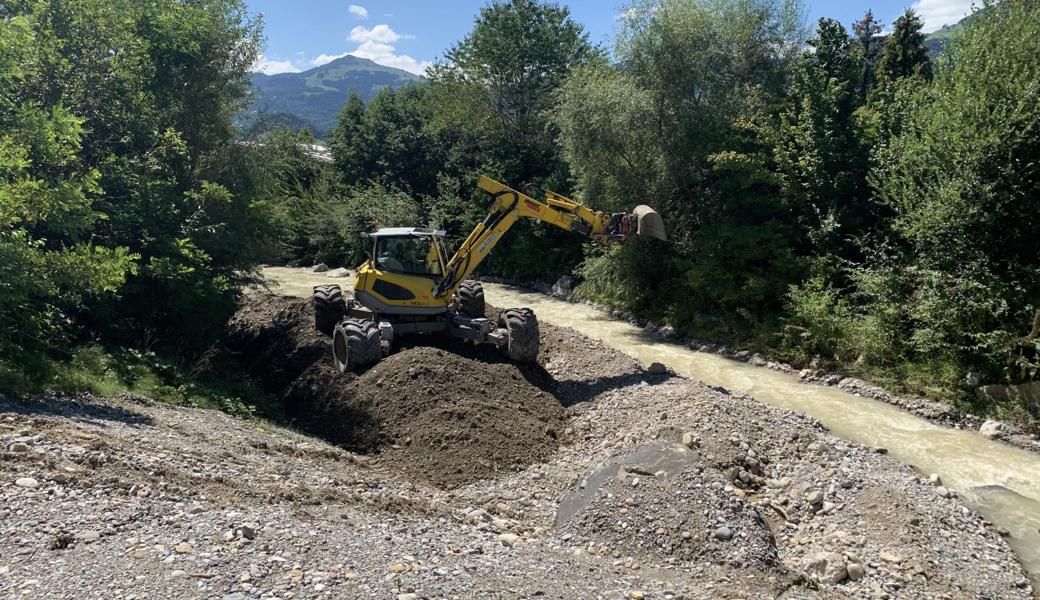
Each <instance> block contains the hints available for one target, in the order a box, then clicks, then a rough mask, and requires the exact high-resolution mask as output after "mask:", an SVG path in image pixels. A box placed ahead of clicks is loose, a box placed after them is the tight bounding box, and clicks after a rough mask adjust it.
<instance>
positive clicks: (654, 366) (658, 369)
mask: <svg viewBox="0 0 1040 600" xmlns="http://www.w3.org/2000/svg"><path fill="white" fill-rule="evenodd" d="M646 371H647V373H650V374H651V375H664V374H665V373H667V372H668V367H666V366H664V365H663V364H661V363H659V362H652V363H650V366H649V367H647V369H646Z"/></svg>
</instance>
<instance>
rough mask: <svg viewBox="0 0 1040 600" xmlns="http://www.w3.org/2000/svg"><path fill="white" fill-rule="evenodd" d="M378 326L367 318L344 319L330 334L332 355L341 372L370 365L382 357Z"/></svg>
mask: <svg viewBox="0 0 1040 600" xmlns="http://www.w3.org/2000/svg"><path fill="white" fill-rule="evenodd" d="M379 340H380V335H379V327H377V326H376V324H375V323H373V322H372V321H369V320H368V319H344V320H342V321H340V322H339V323H338V324H337V325H336V330H335V332H334V333H333V335H332V355H333V358H335V360H336V367H337V368H338V369H339V370H340V372H341V373H345V372H347V371H356V370H358V369H364V368H366V367H370V366H372V365H374V364H376V363H377V362H379V359H380V358H382V357H383V348H382V347H381V346H380V345H379Z"/></svg>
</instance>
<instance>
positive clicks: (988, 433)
mask: <svg viewBox="0 0 1040 600" xmlns="http://www.w3.org/2000/svg"><path fill="white" fill-rule="evenodd" d="M979 433H980V434H981V435H982V437H987V438H989V439H991V440H992V439H996V438H999V437H1000V436H1001V434H1003V433H1004V424H1003V423H1001V422H1000V421H994V420H993V419H987V420H986V422H985V423H983V424H982V427H979Z"/></svg>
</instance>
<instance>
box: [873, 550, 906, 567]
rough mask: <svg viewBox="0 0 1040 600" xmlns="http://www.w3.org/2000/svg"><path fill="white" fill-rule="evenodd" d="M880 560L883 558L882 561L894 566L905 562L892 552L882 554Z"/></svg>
mask: <svg viewBox="0 0 1040 600" xmlns="http://www.w3.org/2000/svg"><path fill="white" fill-rule="evenodd" d="M879 558H881V560H883V561H885V562H887V563H892V564H894V565H898V564H899V563H901V562H903V557H902V556H899V555H898V554H892V553H891V552H882V553H881V554H880V555H879Z"/></svg>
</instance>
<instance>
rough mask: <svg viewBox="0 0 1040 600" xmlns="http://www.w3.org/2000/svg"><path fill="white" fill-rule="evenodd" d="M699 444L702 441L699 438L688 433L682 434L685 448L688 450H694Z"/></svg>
mask: <svg viewBox="0 0 1040 600" xmlns="http://www.w3.org/2000/svg"><path fill="white" fill-rule="evenodd" d="M698 442H700V439H699V438H698V437H697V436H695V435H693V434H692V433H689V432H687V433H684V434H682V445H683V446H686V447H687V448H693V447H694V446H696V445H697V443H698Z"/></svg>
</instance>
